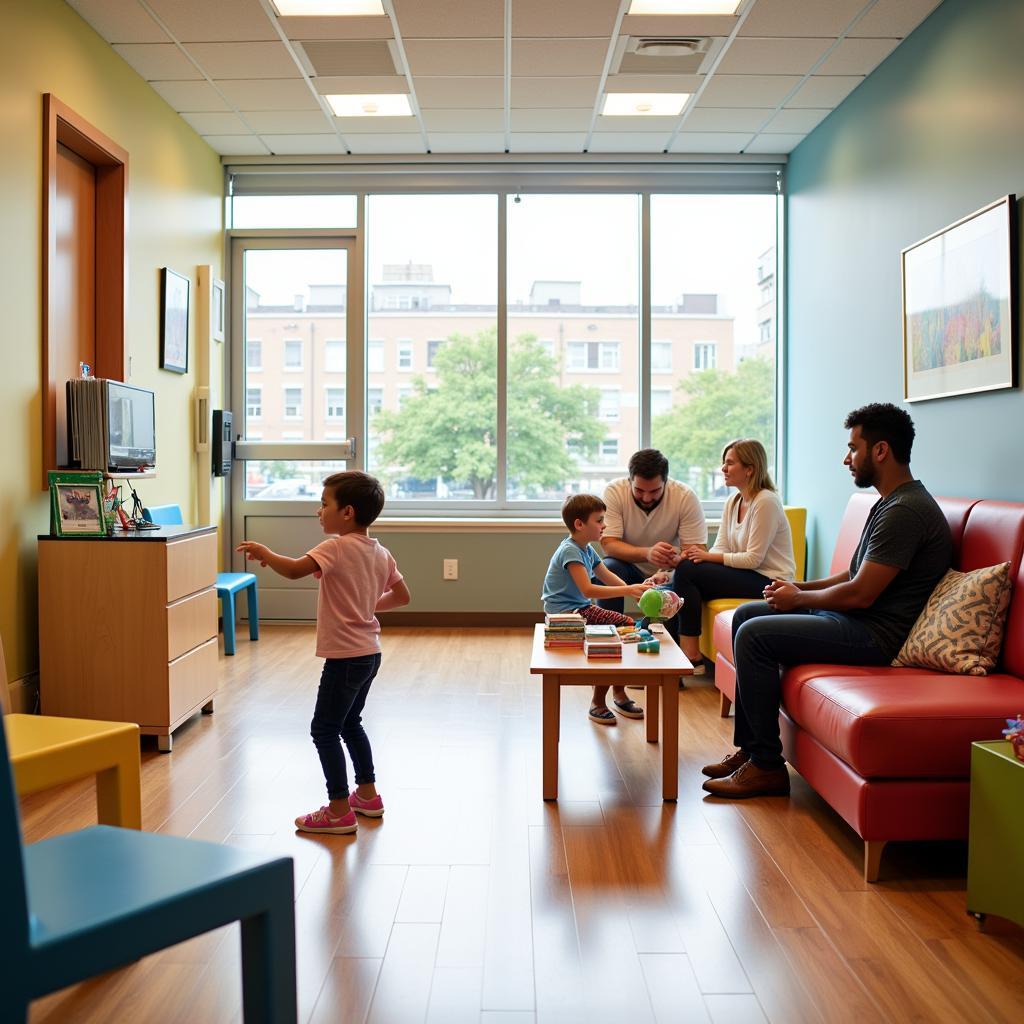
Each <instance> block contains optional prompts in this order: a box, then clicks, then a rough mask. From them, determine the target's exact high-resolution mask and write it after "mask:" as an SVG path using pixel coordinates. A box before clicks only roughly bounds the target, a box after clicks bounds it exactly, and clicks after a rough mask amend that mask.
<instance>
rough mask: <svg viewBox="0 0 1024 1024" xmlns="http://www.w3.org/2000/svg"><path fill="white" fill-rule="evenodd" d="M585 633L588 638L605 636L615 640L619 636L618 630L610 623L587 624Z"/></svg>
mask: <svg viewBox="0 0 1024 1024" xmlns="http://www.w3.org/2000/svg"><path fill="white" fill-rule="evenodd" d="M586 633H587V639H588V640H602V639H604V638H605V637H607V638H608V639H616V640H617V639H618V636H619V633H618V630H617V629H616V628H615V627H614V626H613V625H611V623H608V624H607V625H591V626H587V629H586Z"/></svg>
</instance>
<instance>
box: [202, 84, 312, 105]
mask: <svg viewBox="0 0 1024 1024" xmlns="http://www.w3.org/2000/svg"><path fill="white" fill-rule="evenodd" d="M216 85H217V88H218V89H220V91H221V92H222V93H224V95H225V96H226V97H227V99H228V102H229V103H231V104H233V105H234V106H235V107H236V108H237V109H238V110H241V111H246V110H320V109H321V107H320V104H319V103H318V102H317V100H316V99H315V97H314V96H313V94H312V93H311V92H310V91H309V86H308V85H306V83H305V82H304V81H303V80H302V79H301V78H261V79H245V78H239V79H227V78H226V79H222V80H221V81H219V82H217V83H216Z"/></svg>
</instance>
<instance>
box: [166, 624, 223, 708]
mask: <svg viewBox="0 0 1024 1024" xmlns="http://www.w3.org/2000/svg"><path fill="white" fill-rule="evenodd" d="M167 683H168V691H169V693H168V696H169V706H170V723H169V724H170V725H174V724H175V723H176V722H178V721H180V720H181V719H182V718H184V717H185V716H186V715H189V714H191V713H192V712H193V711H195V710H196V709H197V708H199V707H200V706H201V705H203V704H205V703H206V702H207V701H208V700H209V699H210V698H211V697H212V696H213V695H214V693H216V692H217V639H216V637H215V638H214V639H213V640H207V641H206V643H205V644H201V645H200V646H199V647H196V648H195V650H192V651H189V652H188V654H184V655H182V656H181V657H180V658H178V659H176V660H175V661H172V662H171V663H170V664H169V665H168V666H167Z"/></svg>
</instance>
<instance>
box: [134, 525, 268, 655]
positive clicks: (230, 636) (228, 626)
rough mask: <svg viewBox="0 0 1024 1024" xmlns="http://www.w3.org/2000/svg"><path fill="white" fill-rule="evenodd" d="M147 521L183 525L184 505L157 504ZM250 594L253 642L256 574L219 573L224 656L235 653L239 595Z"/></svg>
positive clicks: (254, 636)
mask: <svg viewBox="0 0 1024 1024" xmlns="http://www.w3.org/2000/svg"><path fill="white" fill-rule="evenodd" d="M142 515H143V518H144V519H146V520H148V521H149V522H151V523H157V524H158V525H160V526H181V524H182V523H183V522H184V520H183V519H182V518H181V506H180V505H154V506H153V507H152V508H144V509H143V510H142ZM240 590H245V591H247V593H246V607H247V608H248V610H249V639H250V640H259V638H260V606H259V598H257V596H256V575H255V573H251V572H219V573H217V596H218V597H219V598H220V604H221V618H223V620H224V653H225V654H234V653H235V594H237V593H238V592H239V591H240Z"/></svg>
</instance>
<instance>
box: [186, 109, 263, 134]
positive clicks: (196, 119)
mask: <svg viewBox="0 0 1024 1024" xmlns="http://www.w3.org/2000/svg"><path fill="white" fill-rule="evenodd" d="M181 116H182V117H183V118H184V119H185V120H186V121H187V122H188V123H189V124H190V125H192V127H193V128H195V130H196V131H197V132H198V133H199V134H200V135H251V134H252V129H251V128H250V127H249V126H248V125H247V124H246V123H245V122H244V121H243V120H242V119H241V118H240V117H239V116H238V115H237V114H224V113H186V114H182V115H181Z"/></svg>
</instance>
